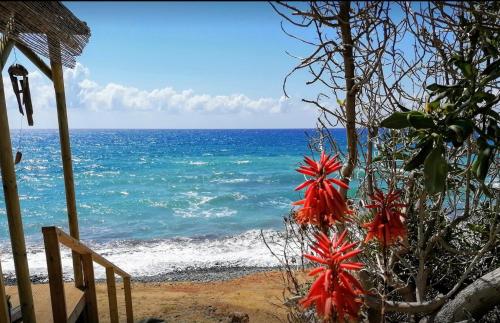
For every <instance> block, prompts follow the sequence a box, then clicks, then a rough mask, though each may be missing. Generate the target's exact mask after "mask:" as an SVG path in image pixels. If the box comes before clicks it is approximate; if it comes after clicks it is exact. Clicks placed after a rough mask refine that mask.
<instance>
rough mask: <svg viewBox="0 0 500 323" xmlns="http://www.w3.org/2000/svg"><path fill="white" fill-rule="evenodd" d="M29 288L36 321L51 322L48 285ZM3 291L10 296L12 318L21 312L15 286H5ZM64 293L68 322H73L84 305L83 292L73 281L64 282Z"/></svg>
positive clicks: (34, 285) (35, 285) (36, 285)
mask: <svg viewBox="0 0 500 323" xmlns="http://www.w3.org/2000/svg"><path fill="white" fill-rule="evenodd" d="M31 288H32V290H33V302H34V305H35V316H36V320H37V322H43V323H45V322H46V323H50V322H53V319H52V304H51V302H50V289H49V285H48V284H33V285H31ZM5 293H6V294H7V295H10V297H11V303H12V308H14V311H13V316H12V318H13V319H15V318H16V317H19V316H20V312H21V309H20V307H19V295H18V293H17V286H5ZM64 294H65V297H66V307H67V312H68V322H75V321H76V319H77V318H78V317H79V316H80V313H81V312H82V311H83V308H84V307H85V297H84V293H83V291H82V290H80V289H78V288H76V287H75V285H74V284H73V283H65V284H64Z"/></svg>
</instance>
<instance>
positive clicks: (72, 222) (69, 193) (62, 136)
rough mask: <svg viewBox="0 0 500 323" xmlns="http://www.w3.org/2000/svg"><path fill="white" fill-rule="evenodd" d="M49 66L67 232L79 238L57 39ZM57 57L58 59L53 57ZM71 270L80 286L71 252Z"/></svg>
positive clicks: (77, 261) (75, 257)
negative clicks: (59, 149)
mask: <svg viewBox="0 0 500 323" xmlns="http://www.w3.org/2000/svg"><path fill="white" fill-rule="evenodd" d="M49 52H50V54H51V55H50V57H52V58H51V59H50V66H51V69H52V81H53V83H54V91H55V93H56V105H57V120H58V123H59V140H60V142H61V157H62V164H63V171H64V187H65V191H66V207H67V210H68V222H69V233H70V234H71V236H72V237H73V238H75V239H77V240H79V239H80V232H79V229H78V214H77V212H76V196H75V182H74V178H73V165H72V161H71V145H70V139H69V129H68V115H67V111H66V96H65V93H64V79H63V69H62V64H61V59H60V57H61V49H60V45H59V42H58V41H57V40H52V41H50V40H49ZM55 57H59V59H54V58H55ZM73 270H74V275H75V285H76V287H82V285H83V277H82V266H81V260H80V256H79V255H78V254H77V253H75V252H73Z"/></svg>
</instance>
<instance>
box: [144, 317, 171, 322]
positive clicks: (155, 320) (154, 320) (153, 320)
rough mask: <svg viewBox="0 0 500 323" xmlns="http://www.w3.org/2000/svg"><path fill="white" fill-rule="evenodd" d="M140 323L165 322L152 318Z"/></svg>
mask: <svg viewBox="0 0 500 323" xmlns="http://www.w3.org/2000/svg"><path fill="white" fill-rule="evenodd" d="M139 323H165V320H162V319H157V318H154V317H151V318H147V319H143V320H140V321H139Z"/></svg>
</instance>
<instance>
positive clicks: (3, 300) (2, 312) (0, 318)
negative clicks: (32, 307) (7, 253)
mask: <svg viewBox="0 0 500 323" xmlns="http://www.w3.org/2000/svg"><path fill="white" fill-rule="evenodd" d="M9 314H10V313H9V307H8V306H7V296H6V295H5V285H4V283H3V273H2V264H1V262H0V322H9Z"/></svg>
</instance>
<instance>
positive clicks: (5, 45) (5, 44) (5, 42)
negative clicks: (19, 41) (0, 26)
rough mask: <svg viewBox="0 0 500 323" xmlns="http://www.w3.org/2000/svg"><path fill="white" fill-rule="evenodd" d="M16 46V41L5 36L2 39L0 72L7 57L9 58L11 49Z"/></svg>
mask: <svg viewBox="0 0 500 323" xmlns="http://www.w3.org/2000/svg"><path fill="white" fill-rule="evenodd" d="M13 47H14V41H13V40H11V39H9V38H6V37H5V36H3V37H2V38H1V40H0V72H1V71H2V70H3V67H4V66H5V63H7V59H8V58H9V54H10V51H11V50H12V48H13Z"/></svg>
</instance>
